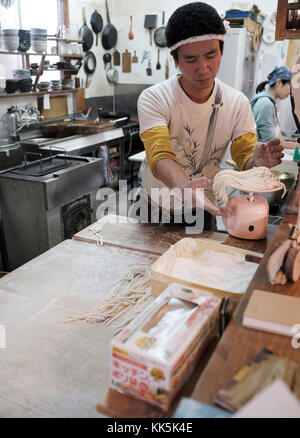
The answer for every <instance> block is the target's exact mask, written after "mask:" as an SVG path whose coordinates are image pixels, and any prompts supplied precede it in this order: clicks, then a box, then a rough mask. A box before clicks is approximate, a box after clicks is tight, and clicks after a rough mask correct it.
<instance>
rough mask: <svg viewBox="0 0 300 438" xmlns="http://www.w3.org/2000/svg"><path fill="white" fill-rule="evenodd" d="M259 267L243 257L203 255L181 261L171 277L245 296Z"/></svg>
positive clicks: (208, 251) (241, 255)
mask: <svg viewBox="0 0 300 438" xmlns="http://www.w3.org/2000/svg"><path fill="white" fill-rule="evenodd" d="M257 268H258V264H256V263H252V262H247V261H245V256H244V255H243V254H234V253H223V252H217V251H213V250H207V251H204V252H203V253H202V254H200V255H198V256H193V259H190V258H188V257H178V258H176V259H175V261H174V265H173V269H172V272H171V276H172V277H174V278H178V279H181V280H186V281H189V282H192V283H198V284H201V285H202V286H208V287H211V288H215V289H222V290H228V291H231V292H235V293H244V292H245V291H246V289H247V287H248V285H249V283H250V281H251V280H252V278H253V276H254V274H255V272H256V270H257Z"/></svg>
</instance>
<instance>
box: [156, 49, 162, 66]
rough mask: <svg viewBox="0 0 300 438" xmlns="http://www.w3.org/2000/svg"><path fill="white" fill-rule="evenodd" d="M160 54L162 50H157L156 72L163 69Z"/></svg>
mask: <svg viewBox="0 0 300 438" xmlns="http://www.w3.org/2000/svg"><path fill="white" fill-rule="evenodd" d="M159 52H160V49H158V50H157V63H156V70H160V69H161V65H160V62H159Z"/></svg>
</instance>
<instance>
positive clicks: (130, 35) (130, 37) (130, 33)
mask: <svg viewBox="0 0 300 438" xmlns="http://www.w3.org/2000/svg"><path fill="white" fill-rule="evenodd" d="M128 38H129V39H130V40H133V32H132V16H130V30H129V34H128Z"/></svg>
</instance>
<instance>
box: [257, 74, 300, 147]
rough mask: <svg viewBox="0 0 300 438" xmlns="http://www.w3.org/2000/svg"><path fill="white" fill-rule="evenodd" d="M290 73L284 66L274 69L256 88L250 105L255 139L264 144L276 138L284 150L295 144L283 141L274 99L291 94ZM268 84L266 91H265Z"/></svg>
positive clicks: (281, 98)
mask: <svg viewBox="0 0 300 438" xmlns="http://www.w3.org/2000/svg"><path fill="white" fill-rule="evenodd" d="M291 79H292V71H291V69H289V68H288V67H286V66H281V67H275V68H274V70H272V71H271V73H270V74H269V75H268V80H267V81H264V82H261V83H260V84H259V85H258V86H257V88H256V93H258V94H256V96H255V97H254V98H253V99H252V100H251V102H250V105H251V109H252V112H253V115H254V118H255V122H256V126H257V139H258V141H259V142H262V143H266V142H268V141H270V140H274V139H276V138H279V139H280V143H281V145H282V146H283V147H284V148H289V149H290V148H295V147H296V146H297V145H298V144H297V142H293V141H287V140H283V139H282V136H281V132H280V128H279V122H278V116H277V109H276V105H275V103H276V99H280V100H283V99H286V98H287V97H288V96H289V95H290V93H291ZM267 84H268V88H267V91H266V90H265V87H266V85H267Z"/></svg>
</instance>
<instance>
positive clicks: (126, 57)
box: [122, 49, 131, 73]
mask: <svg viewBox="0 0 300 438" xmlns="http://www.w3.org/2000/svg"><path fill="white" fill-rule="evenodd" d="M122 72H123V73H130V72H131V53H130V52H128V50H127V49H126V50H125V52H123V53H122Z"/></svg>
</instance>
